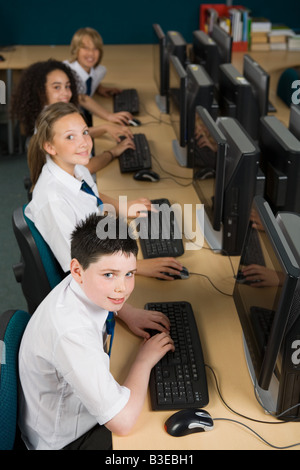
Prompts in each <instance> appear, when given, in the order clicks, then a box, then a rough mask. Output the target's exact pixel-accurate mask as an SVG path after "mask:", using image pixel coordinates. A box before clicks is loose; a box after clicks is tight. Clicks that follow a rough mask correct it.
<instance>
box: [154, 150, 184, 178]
mask: <svg viewBox="0 0 300 470" xmlns="http://www.w3.org/2000/svg"><path fill="white" fill-rule="evenodd" d="M151 156H152V158H153V159H154V160H155V161H156V163H157V164H158V166H159V168H160V169H161V170H162V171H163V172H164V173H166V174H167V175H170V176H173V177H174V178H181V179H183V180H190V183H189V184H188V185H187V186H189V185H191V184H192V183H193V178H191V177H188V176H180V175H174V173H171V172H170V171H167V170H165V169H164V168H163V167H162V166H161V164H160V162H159V160H158V158H157V157H156V156H155V155H154V154H153V153H151ZM176 183H178V181H176ZM178 184H180V183H178Z"/></svg>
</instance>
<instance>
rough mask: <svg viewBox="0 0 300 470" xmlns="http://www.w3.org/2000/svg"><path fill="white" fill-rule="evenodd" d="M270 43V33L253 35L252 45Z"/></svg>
mask: <svg viewBox="0 0 300 470" xmlns="http://www.w3.org/2000/svg"><path fill="white" fill-rule="evenodd" d="M266 42H269V36H268V33H251V44H256V43H266Z"/></svg>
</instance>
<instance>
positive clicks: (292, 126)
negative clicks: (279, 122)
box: [289, 104, 300, 140]
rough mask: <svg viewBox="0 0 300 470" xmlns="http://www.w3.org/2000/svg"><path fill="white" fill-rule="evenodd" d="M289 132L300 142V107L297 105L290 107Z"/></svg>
mask: <svg viewBox="0 0 300 470" xmlns="http://www.w3.org/2000/svg"><path fill="white" fill-rule="evenodd" d="M289 130H290V131H291V133H292V134H293V135H294V136H295V137H296V138H297V139H298V140H300V106H299V105H297V104H292V105H291V110H290V120H289Z"/></svg>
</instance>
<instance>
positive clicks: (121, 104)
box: [114, 88, 139, 114]
mask: <svg viewBox="0 0 300 470" xmlns="http://www.w3.org/2000/svg"><path fill="white" fill-rule="evenodd" d="M120 111H128V112H129V113H131V114H138V112H139V95H138V92H137V90H136V89H135V88H128V89H126V90H123V91H122V92H121V93H118V94H117V95H114V113H119V112H120Z"/></svg>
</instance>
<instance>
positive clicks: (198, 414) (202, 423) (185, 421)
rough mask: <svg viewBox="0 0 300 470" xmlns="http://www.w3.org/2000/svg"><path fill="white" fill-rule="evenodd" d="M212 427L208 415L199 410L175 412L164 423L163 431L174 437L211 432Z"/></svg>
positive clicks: (212, 423)
mask: <svg viewBox="0 0 300 470" xmlns="http://www.w3.org/2000/svg"><path fill="white" fill-rule="evenodd" d="M213 427H214V422H213V419H212V417H211V416H210V414H209V413H208V412H207V411H205V410H202V409H199V408H191V409H187V410H181V411H177V413H174V414H173V415H172V416H170V417H169V418H168V419H167V420H166V422H165V430H166V431H167V433H168V434H170V435H171V436H175V437H181V436H187V435H188V434H193V433H196V432H204V431H211V430H212V429H213Z"/></svg>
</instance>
